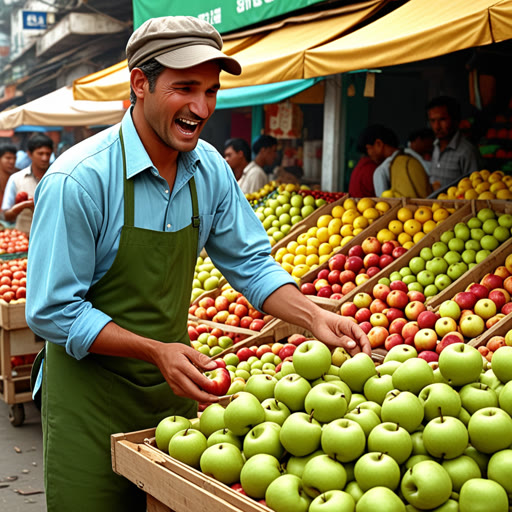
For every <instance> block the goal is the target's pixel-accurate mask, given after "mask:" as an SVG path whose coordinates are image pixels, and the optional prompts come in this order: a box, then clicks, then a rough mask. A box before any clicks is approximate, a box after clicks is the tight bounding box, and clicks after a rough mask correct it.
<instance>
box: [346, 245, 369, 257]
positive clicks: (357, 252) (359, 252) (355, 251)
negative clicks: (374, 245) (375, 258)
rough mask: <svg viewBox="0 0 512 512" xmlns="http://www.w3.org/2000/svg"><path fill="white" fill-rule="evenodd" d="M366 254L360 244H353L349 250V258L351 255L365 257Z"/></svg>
mask: <svg viewBox="0 0 512 512" xmlns="http://www.w3.org/2000/svg"><path fill="white" fill-rule="evenodd" d="M364 255H365V252H364V251H363V248H362V247H361V246H360V245H353V246H352V247H351V248H350V249H349V250H348V257H349V258H350V257H351V256H357V257H358V258H361V259H363V258H364Z"/></svg>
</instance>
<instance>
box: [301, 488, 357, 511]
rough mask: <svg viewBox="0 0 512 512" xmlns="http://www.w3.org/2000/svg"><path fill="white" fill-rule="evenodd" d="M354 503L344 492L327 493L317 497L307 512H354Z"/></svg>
mask: <svg viewBox="0 0 512 512" xmlns="http://www.w3.org/2000/svg"><path fill="white" fill-rule="evenodd" d="M355 508H356V502H355V500H354V498H353V497H352V496H351V495H350V494H348V493H347V492H344V491H336V490H334V491H327V492H324V493H323V494H321V495H320V496H317V497H316V498H315V499H314V500H313V501H312V502H311V505H310V506H309V512H334V511H336V512H354V510H355Z"/></svg>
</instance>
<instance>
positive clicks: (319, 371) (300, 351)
mask: <svg viewBox="0 0 512 512" xmlns="http://www.w3.org/2000/svg"><path fill="white" fill-rule="evenodd" d="M292 361H293V366H294V368H295V371H296V372H297V373H298V374H299V375H300V376H301V377H304V378H305V379H307V380H315V379H318V377H320V376H322V375H323V374H324V373H327V372H328V371H329V368H330V366H331V351H330V350H329V348H328V347H327V346H326V345H325V344H323V343H322V342H321V341H318V340H307V341H305V342H303V343H301V344H300V345H299V346H298V347H297V349H296V350H295V352H294V353H293V356H292Z"/></svg>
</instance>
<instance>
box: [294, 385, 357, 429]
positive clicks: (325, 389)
mask: <svg viewBox="0 0 512 512" xmlns="http://www.w3.org/2000/svg"><path fill="white" fill-rule="evenodd" d="M347 408H348V403H347V398H346V396H345V394H344V393H343V391H342V390H341V389H340V388H339V387H338V386H336V385H334V384H330V383H329V382H326V383H325V384H318V385H317V386H313V387H312V388H311V390H310V391H309V393H308V394H307V395H306V398H305V400H304V409H305V411H306V412H307V413H308V414H310V415H311V416H312V417H313V418H314V419H315V420H317V421H319V422H320V423H329V422H330V421H332V420H335V419H338V418H341V417H343V416H344V414H345V413H346V412H347Z"/></svg>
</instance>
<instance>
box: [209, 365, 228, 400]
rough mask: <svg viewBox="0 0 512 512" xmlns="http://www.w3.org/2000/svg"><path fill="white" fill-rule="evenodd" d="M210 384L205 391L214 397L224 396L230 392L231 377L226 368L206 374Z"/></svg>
mask: <svg viewBox="0 0 512 512" xmlns="http://www.w3.org/2000/svg"><path fill="white" fill-rule="evenodd" d="M204 374H205V376H206V377H208V379H209V382H210V384H209V385H207V386H205V391H207V392H208V393H211V394H212V395H217V396H222V395H225V394H226V393H227V392H228V389H229V386H231V375H230V374H229V372H228V370H226V368H216V369H215V370H211V371H208V372H205V373H204Z"/></svg>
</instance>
